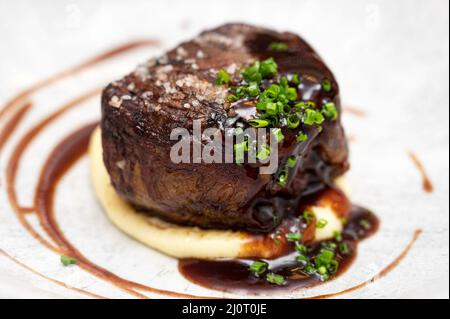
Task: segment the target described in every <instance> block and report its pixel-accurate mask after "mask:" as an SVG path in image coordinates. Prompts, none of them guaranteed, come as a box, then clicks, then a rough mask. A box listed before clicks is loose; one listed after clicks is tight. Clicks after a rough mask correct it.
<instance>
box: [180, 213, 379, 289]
mask: <svg viewBox="0 0 450 319" xmlns="http://www.w3.org/2000/svg"><path fill="white" fill-rule="evenodd" d="M378 226H379V221H378V219H377V218H376V216H375V215H374V214H373V213H371V212H370V211H368V210H366V209H364V208H362V207H359V206H352V208H351V211H350V213H349V219H348V221H347V223H346V225H345V228H344V230H343V232H342V239H341V240H336V239H333V240H327V241H323V242H319V243H311V239H312V238H308V239H306V243H305V246H306V247H307V248H308V252H307V256H308V258H310V259H311V260H313V259H314V258H315V256H317V255H318V254H319V253H320V251H322V250H323V249H324V248H326V247H330V246H331V245H335V246H336V247H337V248H336V249H334V252H335V254H336V257H335V258H336V260H337V261H338V262H339V268H338V270H337V272H336V273H335V274H334V275H333V276H332V277H331V278H330V279H332V278H335V277H337V276H339V275H340V274H342V273H343V272H345V270H347V269H348V268H349V266H350V265H351V263H352V261H353V260H354V259H355V257H356V252H357V246H358V242H359V241H361V240H363V239H365V238H367V237H369V236H371V235H372V234H374V233H375V232H376V230H377V229H378ZM283 235H284V234H282V237H284V236H283ZM302 241H304V239H303V237H302ZM288 244H289V246H290V249H286V250H285V254H284V255H283V256H281V257H278V258H275V259H271V260H264V261H265V262H267V264H268V270H267V271H268V272H271V273H274V274H278V275H281V276H283V277H284V278H285V283H284V284H282V285H274V284H272V283H269V282H268V281H267V280H265V279H264V278H263V276H256V275H254V274H253V273H252V272H251V271H250V270H249V266H250V265H251V264H252V263H253V262H254V260H249V259H241V260H238V259H237V260H218V261H214V260H200V259H182V260H180V261H179V264H178V268H179V270H180V272H181V273H182V274H183V276H184V277H185V278H186V279H188V280H190V281H192V282H194V283H196V284H198V285H201V286H204V287H206V288H210V289H217V290H225V291H246V292H249V291H260V290H266V291H271V290H280V289H284V290H296V289H301V288H309V287H312V286H315V285H317V284H320V283H322V282H323V280H322V279H321V278H320V276H319V275H317V274H308V272H307V271H305V267H304V264H303V263H302V262H299V261H297V260H296V257H297V256H298V254H297V253H296V252H295V250H294V244H292V243H288ZM342 244H345V245H346V247H347V248H348V251H346V252H345V253H342V252H341V251H340V250H339V247H340V245H342ZM327 249H328V248H327Z"/></svg>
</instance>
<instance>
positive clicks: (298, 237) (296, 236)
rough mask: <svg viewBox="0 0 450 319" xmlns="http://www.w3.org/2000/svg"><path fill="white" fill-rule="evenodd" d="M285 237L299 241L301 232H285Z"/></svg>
mask: <svg viewBox="0 0 450 319" xmlns="http://www.w3.org/2000/svg"><path fill="white" fill-rule="evenodd" d="M286 239H287V240H288V241H299V240H300V239H302V234H301V233H289V234H286Z"/></svg>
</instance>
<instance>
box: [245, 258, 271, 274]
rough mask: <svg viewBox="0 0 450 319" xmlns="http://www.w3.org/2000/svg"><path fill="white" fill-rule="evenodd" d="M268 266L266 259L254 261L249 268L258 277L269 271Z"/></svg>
mask: <svg viewBox="0 0 450 319" xmlns="http://www.w3.org/2000/svg"><path fill="white" fill-rule="evenodd" d="M267 268H268V264H267V263H266V262H264V261H255V262H253V263H252V264H251V265H250V267H249V270H250V271H251V272H252V273H253V274H254V275H256V276H257V277H259V276H260V275H262V274H263V273H265V272H266V271H267Z"/></svg>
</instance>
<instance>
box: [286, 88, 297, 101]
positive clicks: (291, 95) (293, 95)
mask: <svg viewBox="0 0 450 319" xmlns="http://www.w3.org/2000/svg"><path fill="white" fill-rule="evenodd" d="M286 98H287V99H288V100H289V101H295V100H296V99H297V90H296V89H295V88H288V89H287V90H286Z"/></svg>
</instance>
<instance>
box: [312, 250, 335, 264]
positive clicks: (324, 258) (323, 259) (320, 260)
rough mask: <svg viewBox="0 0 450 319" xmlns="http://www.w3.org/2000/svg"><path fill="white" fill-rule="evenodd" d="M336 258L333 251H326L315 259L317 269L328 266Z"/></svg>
mask: <svg viewBox="0 0 450 319" xmlns="http://www.w3.org/2000/svg"><path fill="white" fill-rule="evenodd" d="M333 258H334V253H333V252H332V251H331V250H327V249H324V250H322V251H321V252H320V254H319V255H317V256H316V258H315V264H316V267H320V266H325V267H326V266H328V265H329V264H330V263H331V261H332V260H333Z"/></svg>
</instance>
